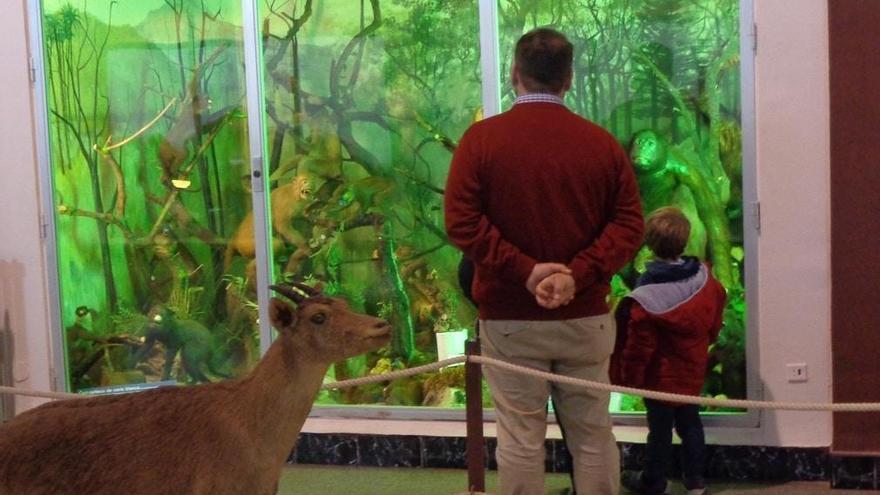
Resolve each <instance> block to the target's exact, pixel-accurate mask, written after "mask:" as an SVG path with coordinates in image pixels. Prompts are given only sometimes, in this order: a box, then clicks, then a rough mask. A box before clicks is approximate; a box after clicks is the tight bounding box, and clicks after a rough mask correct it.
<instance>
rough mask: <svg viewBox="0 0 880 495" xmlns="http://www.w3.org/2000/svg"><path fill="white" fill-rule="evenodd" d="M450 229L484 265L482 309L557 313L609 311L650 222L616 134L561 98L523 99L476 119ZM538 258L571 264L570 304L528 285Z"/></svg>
mask: <svg viewBox="0 0 880 495" xmlns="http://www.w3.org/2000/svg"><path fill="white" fill-rule="evenodd" d="M445 213H446V231H447V233H448V235H449V239H450V241H452V243H453V244H455V245H456V246H458V247H459V248H460V249H461V250H462V251H463V252H464V255H465V256H466V257H468V258H469V259H471V260H473V261H474V263H475V265H476V273H475V277H474V285H473V295H474V298H475V299H476V302H477V304H478V305H479V310H480V317H481V318H484V319H493V320H555V319H572V318H581V317H585V316H593V315H598V314H603V313H607V312H608V305H607V303H606V296H607V294H608V291H609V281H610V279H611V276H612V275H613V274H614V273H615V272H617V271H618V270H620V269H621V268H622V267H623V266H624V265H625V264H626V263H627V262H629V260H630V259H631V258H632V257H633V256H634V255H635V253H636V251H637V250H638V248H639V246H640V245H641V242H642V232H643V229H644V223H643V219H642V211H641V204H640V202H639V193H638V186H637V185H636V180H635V175H634V173H633V169H632V166H631V165H630V163H629V160H628V158H627V155H626V153H625V151H624V150H623V149H622V148H621V146H620V145H619V144H618V143H617V141H616V140H615V139H614V137H613V136H611V134H609V133H608V132H606V131H605V130H603V129H602V128H600V127H599V126H597V125H595V124H593V123H592V122H590V121H588V120H585V119H583V118H581V117H579V116H578V115H576V114H574V113H572V112H571V111H569V110H568V109H567V108H566V107H564V106H562V105H559V104H555V103H543V102H541V103H520V104H517V105H515V106H514V107H513V108H512V109H511V110H510V111H508V112H505V113H502V114H500V115H496V116H494V117H491V118H488V119H486V120H483V121H481V122H477V123H476V124H474V125H473V126H471V128H470V129H468V130H467V132H465V134H464V136H463V137H462V138H461V142H460V144H459V146H458V148H457V149H456V150H455V154H454V156H453V158H452V165H451V167H450V170H449V177H448V180H447V184H446V195H445ZM537 262H558V263H563V264H566V265H568V266H569V268H571V269H572V271H573V276H574V279H575V283H576V286H577V293H576V296H575V298H574V300H573V301H572V302H571V303H570V304H568V305H567V306H563V307H561V308H558V309H555V310H547V309H544V308H542V307H541V306H539V305H538V304H537V302H536V301H535V298H534V296H533V295H532V294H530V293H529V292H528V290H526V287H525V282H526V279H527V278H528V276H529V274H530V273H531V271H532V268H533V267H534V265H535V263H537Z"/></svg>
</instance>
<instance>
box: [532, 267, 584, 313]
mask: <svg viewBox="0 0 880 495" xmlns="http://www.w3.org/2000/svg"><path fill="white" fill-rule="evenodd" d="M574 292H575V283H574V278H573V277H572V276H571V272H570V271H569V272H568V273H565V272H558V273H554V274H552V275H550V276H548V277H546V278H544V279H543V280H541V282H540V283H539V284H538V285H537V287H536V288H535V300H536V301H538V304H539V305H541V306H542V307H544V308H547V309H556V308H558V307H560V306H565V305H566V304H568V303H570V302H571V300H572V299H574Z"/></svg>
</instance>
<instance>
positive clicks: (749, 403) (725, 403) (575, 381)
mask: <svg viewBox="0 0 880 495" xmlns="http://www.w3.org/2000/svg"><path fill="white" fill-rule="evenodd" d="M466 361H473V362H476V363H480V364H483V365H489V366H497V367H499V368H503V369H506V370H508V371H513V372H515V373H520V374H523V375H527V376H531V377H535V378H540V379H542V380H548V381H551V382H555V383H565V384H568V385H575V386H579V387H584V388H590V389H593V390H600V391H603V392H619V393H622V394H629V395H638V396H641V397H645V398H646V399H654V400H662V401H666V402H678V403H682V404H697V405H702V406H711V407H730V408H738V409H777V410H779V409H784V410H789V411H834V412H843V411H849V412H868V411H880V403H878V402H842V403H837V404H827V403H820V402H771V401H758V400H742V399H714V398H709V397H698V396H694V395H680V394H672V393H668V392H657V391H654V390H643V389H638V388H632V387H623V386H620V385H611V384H608V383H600V382H594V381H590V380H583V379H580V378H573V377H568V376H562V375H556V374H553V373H548V372H546V371H541V370H536V369H533V368H528V367H525V366H519V365H516V364H511V363H508V362H505V361H501V360H498V359H493V358H490V357H486V356H457V357H453V358H449V359H444V360H443V361H438V362H436V363H430V364H426V365H422V366H416V367H414V368H408V369H405V370H399V371H392V372H390V373H383V374H381V375H373V376H365V377H362V378H354V379H352V380H343V381H337V382H329V383H325V384H323V385H322V386H321V388H322V389H325V390H327V389H341V388H348V387H357V386H360V385H366V384H369V383H379V382H387V381H392V380H397V379H400V378H405V377H409V376H414V375H419V374H422V373H427V372H430V371H434V370H438V369H440V368H444V367H446V366H451V365H453V364H458V363H463V362H466ZM3 393H5V394H14V395H23V396H31V397H42V398H47V399H75V398H82V397H87V396H84V395H80V394H70V393H65V392H41V391H35V390H26V389H19V388H14V387H0V394H3Z"/></svg>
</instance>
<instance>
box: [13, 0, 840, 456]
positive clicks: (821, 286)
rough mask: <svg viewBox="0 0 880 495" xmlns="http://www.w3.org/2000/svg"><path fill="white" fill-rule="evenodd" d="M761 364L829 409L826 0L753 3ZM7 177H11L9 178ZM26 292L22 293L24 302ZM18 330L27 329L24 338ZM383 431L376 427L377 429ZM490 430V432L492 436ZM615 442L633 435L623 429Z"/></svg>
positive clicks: (17, 200) (18, 69)
mask: <svg viewBox="0 0 880 495" xmlns="http://www.w3.org/2000/svg"><path fill="white" fill-rule="evenodd" d="M20 1H21V0H16V1H15V2H13V5H11V6H9V7H7V8H6V9H4V15H3V16H2V17H0V29H2V32H4V33H5V42H4V43H3V44H0V67H4V68H5V70H4V71H0V88H2V89H0V95H2V96H0V97H2V99H3V105H2V106H0V108H3V110H4V111H3V113H2V114H0V145H2V146H0V149H2V155H0V156H2V162H0V167H2V173H3V176H4V178H5V180H3V181H2V183H0V194H2V196H0V201H2V206H3V208H0V225H2V226H3V228H4V232H3V235H4V237H5V238H6V239H9V240H14V241H15V242H5V243H2V244H0V274H2V277H3V286H2V292H0V304H2V305H3V307H6V308H10V311H11V312H12V316H13V328H15V329H16V330H17V332H18V333H17V336H18V339H19V340H18V341H19V346H18V347H19V349H18V351H19V355H20V356H21V357H26V358H27V359H28V364H20V365H19V366H18V367H17V378H18V379H19V380H22V383H21V384H22V386H27V387H31V388H39V389H43V390H46V389H48V388H49V387H50V374H49V363H50V360H49V352H48V348H49V346H48V340H47V335H46V334H47V327H48V317H47V316H46V310H45V296H44V295H43V294H44V286H43V279H44V274H43V267H42V258H41V255H40V250H39V249H38V246H39V237H38V227H37V226H38V215H37V213H36V211H37V206H38V202H37V199H36V182H37V176H36V168H35V165H34V151H33V146H32V142H33V130H32V126H31V121H30V115H31V111H30V106H29V105H30V101H31V98H30V90H29V85H28V82H27V76H26V73H27V57H26V48H25V29H24V26H25V21H24V15H23V8H22V6H21V5H19V3H20ZM755 3H756V4H757V5H755V20H756V23H757V25H758V26H759V27H758V30H759V35H758V38H759V41H758V43H759V46H758V56H757V60H756V86H757V113H756V114H757V134H758V138H757V159H758V167H757V169H758V170H757V183H758V193H759V199H760V201H761V212H762V218H763V222H762V234H761V236H760V240H759V249H758V256H759V271H760V275H759V282H758V284H759V293H760V304H759V308H758V322H759V329H760V332H759V336H758V343H759V348H760V351H759V353H760V356H759V358H758V359H759V364H760V375H761V381H762V382H763V387H764V394H765V398H769V399H774V400H796V401H815V402H827V401H829V400H830V398H831V392H830V387H831V356H830V341H831V337H830V304H831V302H830V301H831V299H830V287H831V286H830V225H829V221H830V220H829V219H830V202H829V108H828V106H829V95H828V35H827V11H826V1H825V0H798V2H797V8H796V9H793V8H792V5H793V2H792V1H791V0H755ZM11 179H14V181H13V180H11ZM25 294H27V296H28V297H25ZM24 328H27V330H28V331H27V333H26V334H25V333H24V331H23V330H24ZM795 362H805V363H807V364H808V366H809V381H808V382H806V383H799V384H791V383H788V382H787V380H786V378H785V364H786V363H795ZM377 423H380V422H378V421H353V420H322V419H312V420H309V421H308V422H307V424H306V428H305V431H315V432H318V431H336V432H343V431H351V432H376V431H387V432H389V433H416V434H426V433H427V434H431V433H433V434H444V435H463V434H464V427H463V425H460V424H449V423H444V424H442V425H440V424H438V425H436V426H434V427H432V426H430V425H426V424H424V423H422V422H396V423H393V422H389V423H388V424H381V425H380V424H377ZM380 428H381V429H380ZM489 431H490V432H491V430H489ZM620 434H621V435H620V436H621V437H622V438H632V437H631V435H635V436H636V437H637V436H638V432H637V431H636V432H635V433H634V432H633V430H632V429H624V428H621V429H620ZM708 435H709V438H710V441H712V442H714V443H725V444H737V445H744V444H762V445H785V446H827V445H829V444H830V443H831V415H830V414H829V413H800V412H780V413H765V414H763V415H762V417H761V424H760V426H759V427H756V428H745V429H740V428H737V429H730V428H728V429H720V428H712V429H710V430H709V431H708Z"/></svg>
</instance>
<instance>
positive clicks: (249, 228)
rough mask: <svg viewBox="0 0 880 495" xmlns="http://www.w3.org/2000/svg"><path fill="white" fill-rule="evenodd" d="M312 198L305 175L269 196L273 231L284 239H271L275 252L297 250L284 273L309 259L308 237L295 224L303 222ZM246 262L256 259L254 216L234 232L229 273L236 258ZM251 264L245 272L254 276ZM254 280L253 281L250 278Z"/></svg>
mask: <svg viewBox="0 0 880 495" xmlns="http://www.w3.org/2000/svg"><path fill="white" fill-rule="evenodd" d="M311 197H312V180H311V179H310V178H309V177H306V176H304V175H297V176H296V177H294V178H293V180H292V181H291V182H289V183H287V184H285V185H283V186H279V187H276V188H275V189H273V190H272V192H271V193H270V194H269V199H270V202H269V204H270V206H271V209H272V215H271V216H272V229H273V230H274V231H275V232H276V233H277V234H278V236H279V237H280V238H281V239H276V238H274V237H273V239H272V249H273V251H277V250H278V249H280V248H281V246H282V244H290V245H292V246H295V247H296V250H295V251H294V252H293V254H292V255H291V256H290V260H289V261H288V262H287V266H286V267H285V271H287V272H290V273H292V272H293V270H294V269H295V268H296V266H297V265H298V264H299V262H300V260H302V259H303V258H305V257H306V256H308V255H309V244H308V241H307V240H306V238H305V237H303V235H302V234H300V233H299V232H298V231H297V230H296V228H294V226H293V221H294V220H296V219H299V218H304V214H303V213H304V212H305V209H306V207H307V206H308V205H309V202H310V200H311ZM236 253H237V254H238V255H240V256H243V257H245V258H253V257H254V256H255V255H256V246H255V245H254V214H253V212H251V213H248V214H247V216H246V217H245V218H244V220H242V222H241V224H240V225H239V226H238V228H237V229H236V230H235V234H233V236H232V239H231V240H230V241H229V246H228V247H227V248H226V256H225V262H224V267H225V269H226V270H227V271H228V270H229V267H230V265H232V259H233V257H234V256H235V254H236ZM252 264H253V260H252V261H251V262H249V263H248V269H247V270H246V272H247V273H248V275H249V276H250V275H251V273H250V272H251V270H252V268H251V265H252ZM249 278H251V279H253V278H252V277H249Z"/></svg>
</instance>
